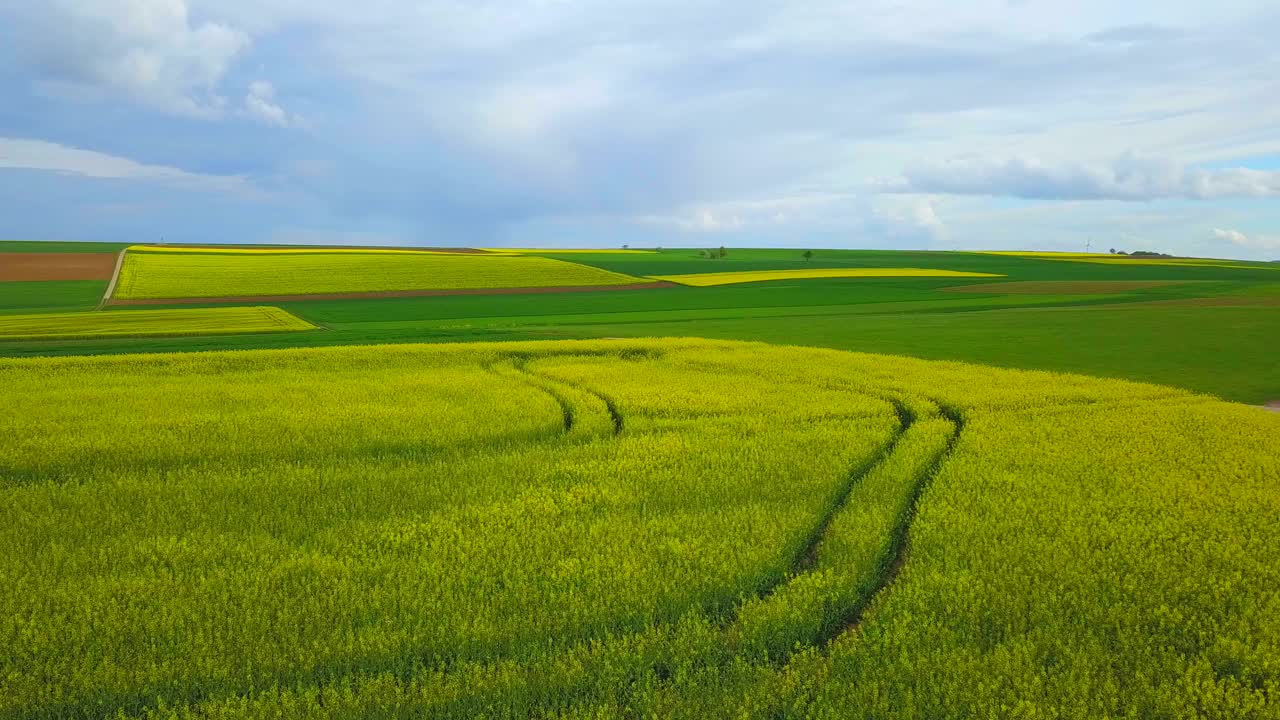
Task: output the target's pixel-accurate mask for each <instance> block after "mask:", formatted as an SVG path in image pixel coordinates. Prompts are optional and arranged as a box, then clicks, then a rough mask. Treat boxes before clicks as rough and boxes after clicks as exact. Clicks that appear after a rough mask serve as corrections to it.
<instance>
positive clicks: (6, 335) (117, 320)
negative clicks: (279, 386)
mask: <svg viewBox="0 0 1280 720" xmlns="http://www.w3.org/2000/svg"><path fill="white" fill-rule="evenodd" d="M314 329H316V326H314V325H312V324H311V323H309V322H307V321H305V320H301V319H299V318H297V317H294V316H293V315H290V314H289V313H288V312H286V311H284V310H281V309H280V308H274V307H222V308H195V309H191V310H132V311H127V312H73V313H41V314H37V315H0V347H3V343H4V342H6V341H13V340H64V339H73V338H102V337H127V338H143V337H149V336H154V335H162V336H185V335H236V334H240V333H278V332H298V331H301V330H314Z"/></svg>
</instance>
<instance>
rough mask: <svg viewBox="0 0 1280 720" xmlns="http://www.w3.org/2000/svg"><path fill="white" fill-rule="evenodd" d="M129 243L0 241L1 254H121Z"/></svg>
mask: <svg viewBox="0 0 1280 720" xmlns="http://www.w3.org/2000/svg"><path fill="white" fill-rule="evenodd" d="M126 247H129V246H128V244H127V243H99V242H63V241H54V240H49V241H38V240H0V253H94V252H120V251H121V250H123V249H125V248H126Z"/></svg>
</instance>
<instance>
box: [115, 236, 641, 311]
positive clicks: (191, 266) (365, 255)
mask: <svg viewBox="0 0 1280 720" xmlns="http://www.w3.org/2000/svg"><path fill="white" fill-rule="evenodd" d="M637 282H643V280H641V279H640V278H635V277H631V276H629V275H623V274H621V273H616V272H610V271H608V270H601V269H599V268H594V267H590V266H587V265H580V264H578V263H571V262H566V261H563V260H553V259H551V258H543V257H534V256H524V255H489V254H461V253H423V252H417V251H411V252H405V251H399V252H396V251H393V252H384V251H372V252H343V253H330V252H305V253H283V254H282V253H274V252H272V253H249V252H244V253H224V252H189V251H170V250H169V249H168V248H160V249H156V248H145V249H143V250H140V251H130V252H128V253H126V254H125V258H124V264H123V265H122V267H121V270H120V279H119V282H118V283H117V285H116V289H115V295H114V297H115V298H117V299H121V300H146V299H161V298H188V297H193V298H194V297H204V298H208V297H255V296H257V297H272V296H283V295H310V294H334V293H362V292H363V293H370V292H397V291H411V290H467V289H497V288H537V287H563V286H574V287H581V286H597V285H599V286H605V285H626V284H630V283H637Z"/></svg>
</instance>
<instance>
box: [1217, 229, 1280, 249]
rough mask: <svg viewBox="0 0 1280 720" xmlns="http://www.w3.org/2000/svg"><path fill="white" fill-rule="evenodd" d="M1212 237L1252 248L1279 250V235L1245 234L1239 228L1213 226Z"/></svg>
mask: <svg viewBox="0 0 1280 720" xmlns="http://www.w3.org/2000/svg"><path fill="white" fill-rule="evenodd" d="M1213 237H1214V239H1216V240H1226V241H1227V242H1229V243H1231V244H1232V245H1236V246H1238V247H1243V248H1250V249H1252V250H1280V235H1246V234H1244V233H1242V232H1240V231H1239V230H1222V229H1220V228H1214V229H1213Z"/></svg>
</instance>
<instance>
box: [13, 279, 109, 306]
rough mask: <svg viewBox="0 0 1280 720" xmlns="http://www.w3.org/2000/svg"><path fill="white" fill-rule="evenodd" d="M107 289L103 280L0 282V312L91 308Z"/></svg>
mask: <svg viewBox="0 0 1280 720" xmlns="http://www.w3.org/2000/svg"><path fill="white" fill-rule="evenodd" d="M106 290H107V283H106V282H105V281H101V280H50V281H26V282H0V314H3V313H27V312H33V311H40V312H58V311H66V310H92V309H93V308H94V307H97V305H98V301H99V300H101V299H102V294H103V293H104V292H106Z"/></svg>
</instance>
